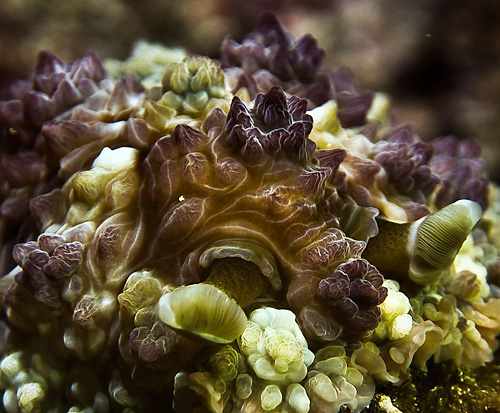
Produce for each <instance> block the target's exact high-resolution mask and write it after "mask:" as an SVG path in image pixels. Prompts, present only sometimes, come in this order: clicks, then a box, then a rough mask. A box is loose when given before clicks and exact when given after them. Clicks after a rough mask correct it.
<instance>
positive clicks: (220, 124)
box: [0, 14, 500, 413]
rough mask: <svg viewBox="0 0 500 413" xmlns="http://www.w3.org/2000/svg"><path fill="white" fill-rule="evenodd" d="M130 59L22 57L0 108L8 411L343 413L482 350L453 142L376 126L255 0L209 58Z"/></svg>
mask: <svg viewBox="0 0 500 413" xmlns="http://www.w3.org/2000/svg"><path fill="white" fill-rule="evenodd" d="M135 53H136V54H135V55H134V56H133V57H132V58H131V59H130V60H128V61H127V62H117V61H114V62H108V63H107V64H106V66H107V69H108V70H109V73H110V74H115V76H114V77H113V76H110V74H108V73H107V72H106V70H105V69H104V67H103V65H102V64H101V63H100V61H99V59H97V57H95V56H92V55H91V56H88V57H86V58H84V59H81V60H79V61H76V62H74V63H71V64H65V63H63V62H61V61H60V60H59V59H57V58H56V57H54V56H52V55H51V54H49V53H47V52H44V53H42V54H41V55H40V57H39V60H38V63H37V66H36V69H35V71H34V72H33V74H32V75H31V76H30V77H29V78H28V79H27V80H25V81H20V82H17V83H15V84H13V85H12V86H11V87H10V88H9V89H8V90H7V93H6V100H4V101H0V128H1V133H2V135H1V143H2V145H0V156H1V161H0V200H1V202H2V204H1V207H0V238H1V240H2V245H1V253H0V260H1V261H0V269H1V270H2V271H3V274H2V275H3V276H2V277H0V390H1V392H2V393H3V396H2V407H3V408H4V409H5V410H6V411H7V412H9V413H10V412H16V413H17V412H19V411H21V412H37V411H99V412H107V411H117V410H126V411H130V412H132V411H134V412H148V411H160V410H162V411H163V410H170V409H172V408H173V409H174V410H175V411H177V412H193V411H201V410H202V411H206V410H208V411H212V412H219V413H221V412H228V411H231V412H240V411H253V412H260V411H283V412H294V413H307V412H319V413H322V412H325V413H326V412H337V411H339V410H340V409H342V408H343V407H346V408H348V409H350V410H351V411H353V412H360V411H361V410H363V409H364V408H365V407H367V406H368V405H369V404H370V402H371V401H372V399H373V400H375V399H374V394H375V392H376V390H377V388H376V385H375V380H377V381H379V382H381V383H383V382H385V383H393V384H395V385H397V384H400V383H402V382H404V381H405V379H406V378H408V377H409V369H410V368H418V369H420V370H424V371H425V370H426V368H427V363H428V362H431V361H430V360H431V359H432V362H435V363H439V362H442V361H447V360H452V361H453V362H455V363H456V364H457V365H459V366H466V367H470V368H475V367H478V366H482V365H483V364H485V363H487V362H489V361H491V360H492V359H493V354H494V351H495V350H496V349H497V347H498V341H497V336H498V334H499V333H500V298H498V297H499V296H500V293H499V291H500V287H499V285H498V284H499V280H500V270H499V268H500V242H499V241H498V240H499V239H500V237H499V234H500V218H499V217H500V206H499V205H500V196H499V195H498V194H499V193H500V192H499V191H498V189H497V188H496V187H495V186H494V185H493V184H492V183H490V182H489V181H488V179H487V177H486V175H485V172H484V170H483V168H482V163H481V162H482V161H481V158H480V153H479V150H478V148H477V147H476V146H475V145H474V144H473V143H471V142H458V141H457V140H455V139H454V138H449V137H447V138H440V139H438V140H436V141H433V142H423V141H422V140H421V139H420V138H419V137H418V135H417V134H416V133H414V132H413V130H412V128H411V127H409V126H405V125H402V126H401V125H394V124H393V123H392V121H391V119H390V116H388V113H387V111H388V107H389V101H388V98H387V97H386V96H385V95H383V94H380V93H374V92H371V91H364V92H360V91H358V90H357V89H356V88H355V87H354V85H353V82H352V78H351V76H350V75H349V74H348V73H347V72H346V71H345V70H339V71H337V72H330V71H327V70H323V69H322V68H321V62H322V59H323V57H324V51H323V50H321V49H320V48H319V47H318V45H317V44H316V41H315V40H314V39H313V38H312V37H311V36H310V35H306V36H304V37H302V38H300V39H298V40H295V39H294V38H293V37H292V36H291V35H290V34H289V33H287V32H286V31H285V30H284V29H283V27H282V26H281V25H280V24H279V22H278V20H277V19H276V18H275V17H274V16H272V15H270V14H265V15H264V16H263V17H262V19H261V20H260V22H259V23H258V25H257V28H256V29H255V31H254V32H252V33H250V34H249V35H248V36H247V37H246V38H245V39H243V41H242V42H241V43H238V42H237V41H236V40H234V39H231V38H227V39H225V40H224V42H223V44H222V46H221V56H220V62H217V61H214V60H212V59H209V58H206V57H201V56H189V55H187V54H186V53H184V52H183V51H180V50H178V49H175V50H171V49H164V48H161V47H160V46H158V45H154V46H148V45H147V44H145V43H141V44H140V47H137V48H136V51H135ZM153 55H154V58H151V56H153ZM148 56H149V57H148ZM145 59H146V60H145ZM148 59H152V60H153V61H152V62H151V64H149V60H148ZM462 184H463V185H462Z"/></svg>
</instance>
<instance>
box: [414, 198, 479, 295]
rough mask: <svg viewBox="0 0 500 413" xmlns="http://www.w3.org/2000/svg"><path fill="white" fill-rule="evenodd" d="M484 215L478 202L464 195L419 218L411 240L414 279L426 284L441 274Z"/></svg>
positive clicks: (416, 281)
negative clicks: (462, 197)
mask: <svg viewBox="0 0 500 413" xmlns="http://www.w3.org/2000/svg"><path fill="white" fill-rule="evenodd" d="M481 216H482V209H481V207H480V206H479V204H478V203H477V202H474V201H471V200H468V199H461V200H459V201H456V202H454V203H453V204H450V205H448V206H446V207H444V208H443V209H441V210H439V211H437V212H435V213H433V214H431V215H428V216H426V217H424V218H421V219H420V220H418V221H416V222H415V223H414V224H413V225H412V228H411V229H410V236H409V242H408V252H409V254H410V256H411V261H410V269H409V275H410V278H411V280H412V281H413V282H415V283H417V284H421V285H425V284H430V283H433V282H436V281H437V280H438V279H439V278H441V276H442V275H443V274H444V272H445V271H446V270H447V269H448V268H449V267H450V265H451V264H452V263H453V260H454V259H455V257H456V255H457V253H458V250H459V249H460V247H461V246H462V244H463V243H464V241H465V239H466V238H467V237H468V236H469V234H470V232H471V231H472V229H473V228H474V226H475V225H476V224H477V222H478V221H479V220H480V219H481Z"/></svg>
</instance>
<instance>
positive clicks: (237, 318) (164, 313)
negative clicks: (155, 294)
mask: <svg viewBox="0 0 500 413" xmlns="http://www.w3.org/2000/svg"><path fill="white" fill-rule="evenodd" d="M157 313H158V317H159V318H160V320H161V321H162V322H164V323H165V324H167V325H168V326H170V327H172V328H174V329H177V330H182V331H186V332H188V333H191V334H192V335H195V336H199V337H201V338H203V339H205V340H208V341H212V342H214V343H220V344H228V343H231V342H232V341H234V340H235V339H236V338H237V337H239V336H240V335H241V334H242V333H243V331H244V330H245V327H246V325H247V316H246V315H245V312H244V311H243V310H242V309H241V307H240V306H239V305H238V304H237V303H236V301H234V300H233V299H232V298H229V297H228V296H227V294H225V293H224V292H222V291H221V290H219V289H218V288H216V287H214V286H212V285H209V284H193V285H188V286H183V287H179V288H177V289H175V290H174V291H172V292H170V293H167V294H165V295H163V296H162V297H161V298H160V300H159V301H158V304H157Z"/></svg>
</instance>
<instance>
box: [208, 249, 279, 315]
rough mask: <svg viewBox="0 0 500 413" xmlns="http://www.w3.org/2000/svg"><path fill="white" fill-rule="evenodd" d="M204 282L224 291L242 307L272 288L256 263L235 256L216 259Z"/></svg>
mask: <svg viewBox="0 0 500 413" xmlns="http://www.w3.org/2000/svg"><path fill="white" fill-rule="evenodd" d="M204 284H209V285H212V286H214V287H216V288H218V289H219V290H221V291H223V292H224V293H226V294H227V295H228V296H229V297H230V298H232V299H233V300H235V301H236V302H237V303H238V304H239V305H240V306H241V307H246V306H247V305H249V304H250V303H251V302H252V301H253V300H254V299H255V298H257V297H258V296H260V295H261V294H262V293H264V292H265V291H266V290H268V289H269V288H270V285H269V281H268V280H267V278H266V277H265V276H264V275H262V272H261V270H260V268H259V267H258V266H257V265H256V264H254V263H253V262H250V261H246V260H244V259H241V258H234V257H229V258H222V259H217V260H215V261H214V262H213V263H212V265H211V266H210V276H209V277H208V278H207V279H206V281H205V282H204Z"/></svg>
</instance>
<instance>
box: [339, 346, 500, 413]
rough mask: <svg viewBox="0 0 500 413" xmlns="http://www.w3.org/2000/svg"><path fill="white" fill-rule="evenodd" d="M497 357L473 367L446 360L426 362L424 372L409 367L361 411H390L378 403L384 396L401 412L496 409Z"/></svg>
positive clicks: (499, 389)
mask: <svg viewBox="0 0 500 413" xmlns="http://www.w3.org/2000/svg"><path fill="white" fill-rule="evenodd" d="M499 357H500V355H499V354H497V361H496V363H494V364H488V365H485V366H482V367H479V368H477V369H469V368H465V367H457V366H456V365H454V364H453V363H450V362H446V363H440V364H434V363H429V370H428V371H427V372H422V371H420V370H416V369H411V372H410V374H411V376H410V378H409V379H408V380H407V381H406V382H404V383H403V384H401V385H400V386H388V385H385V386H380V387H379V391H378V393H377V394H376V396H375V397H374V399H373V400H372V403H371V404H370V406H369V407H368V408H367V409H366V410H365V412H370V413H391V411H390V409H387V407H384V403H382V401H383V400H384V399H385V398H386V396H388V397H389V398H390V400H391V402H392V405H393V406H394V407H395V408H396V409H399V411H401V412H403V413H423V412H436V413H440V412H447V413H472V412H474V413H479V412H500V365H498V358H499ZM346 411H347V410H346ZM393 412H394V413H397V410H393Z"/></svg>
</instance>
